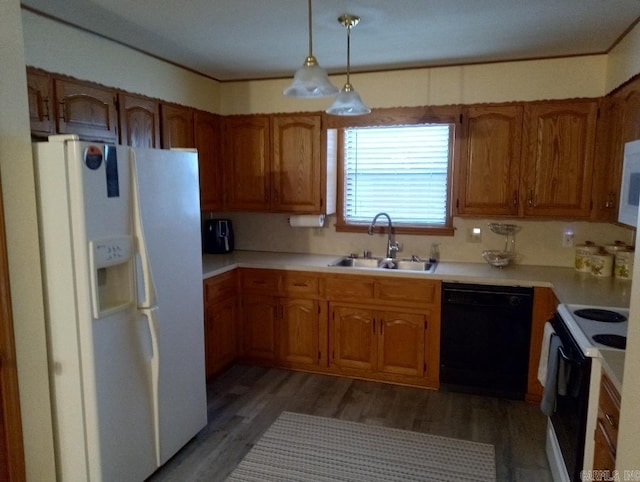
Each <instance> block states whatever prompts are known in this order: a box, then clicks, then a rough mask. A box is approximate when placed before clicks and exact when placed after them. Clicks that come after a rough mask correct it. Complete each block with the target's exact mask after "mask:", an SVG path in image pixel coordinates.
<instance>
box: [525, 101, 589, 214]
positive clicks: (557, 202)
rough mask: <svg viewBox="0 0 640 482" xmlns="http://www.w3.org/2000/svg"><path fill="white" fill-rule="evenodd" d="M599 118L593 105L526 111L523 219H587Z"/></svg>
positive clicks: (561, 105)
mask: <svg viewBox="0 0 640 482" xmlns="http://www.w3.org/2000/svg"><path fill="white" fill-rule="evenodd" d="M597 113H598V103H597V102H596V101H588V102H545V103H536V104H531V105H528V106H527V113H526V116H525V119H526V120H525V143H524V145H525V149H526V151H525V152H526V154H525V158H524V161H525V177H526V180H525V184H524V189H525V193H526V197H527V201H526V203H525V205H524V214H525V215H528V216H552V217H571V218H588V217H589V215H590V209H591V177H592V169H593V156H594V140H595V129H596V117H597Z"/></svg>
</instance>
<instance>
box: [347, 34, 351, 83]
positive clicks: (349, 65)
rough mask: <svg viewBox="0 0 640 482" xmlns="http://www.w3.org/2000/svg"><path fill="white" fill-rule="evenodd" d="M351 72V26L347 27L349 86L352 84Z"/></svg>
mask: <svg viewBox="0 0 640 482" xmlns="http://www.w3.org/2000/svg"><path fill="white" fill-rule="evenodd" d="M350 72H351V25H347V84H350V81H349V74H350Z"/></svg>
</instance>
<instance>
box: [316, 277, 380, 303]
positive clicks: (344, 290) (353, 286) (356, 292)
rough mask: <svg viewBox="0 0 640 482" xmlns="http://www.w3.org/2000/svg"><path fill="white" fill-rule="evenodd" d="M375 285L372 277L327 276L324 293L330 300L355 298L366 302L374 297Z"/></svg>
mask: <svg viewBox="0 0 640 482" xmlns="http://www.w3.org/2000/svg"><path fill="white" fill-rule="evenodd" d="M373 287H374V281H373V280H372V279H370V278H361V277H344V278H343V277H340V278H327V279H326V280H325V282H324V294H325V297H326V298H328V299H330V300H338V299H340V300H344V299H349V300H352V299H355V300H357V301H360V302H365V301H370V300H371V299H373V294H374V289H373Z"/></svg>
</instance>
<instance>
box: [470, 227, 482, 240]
mask: <svg viewBox="0 0 640 482" xmlns="http://www.w3.org/2000/svg"><path fill="white" fill-rule="evenodd" d="M481 242H482V228H468V229H467V243H481Z"/></svg>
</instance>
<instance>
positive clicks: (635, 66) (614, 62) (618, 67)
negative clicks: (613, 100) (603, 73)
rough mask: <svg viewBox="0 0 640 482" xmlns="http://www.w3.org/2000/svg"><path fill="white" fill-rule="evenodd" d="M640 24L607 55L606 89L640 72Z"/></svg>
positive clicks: (610, 88) (611, 88) (613, 87)
mask: <svg viewBox="0 0 640 482" xmlns="http://www.w3.org/2000/svg"><path fill="white" fill-rule="evenodd" d="M639 52H640V24H638V25H636V27H635V28H634V29H633V30H632V31H631V32H629V33H628V34H627V35H626V36H625V37H624V38H623V39H622V40H621V42H620V43H619V44H618V45H616V47H615V48H614V49H613V50H612V51H611V52H610V54H609V55H608V56H607V83H606V91H607V93H609V92H611V91H612V90H613V89H615V88H616V87H618V86H619V85H621V84H623V83H624V82H626V81H627V80H629V79H630V78H631V77H633V76H634V75H636V74H638V73H640V55H639V54H638V53H639Z"/></svg>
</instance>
